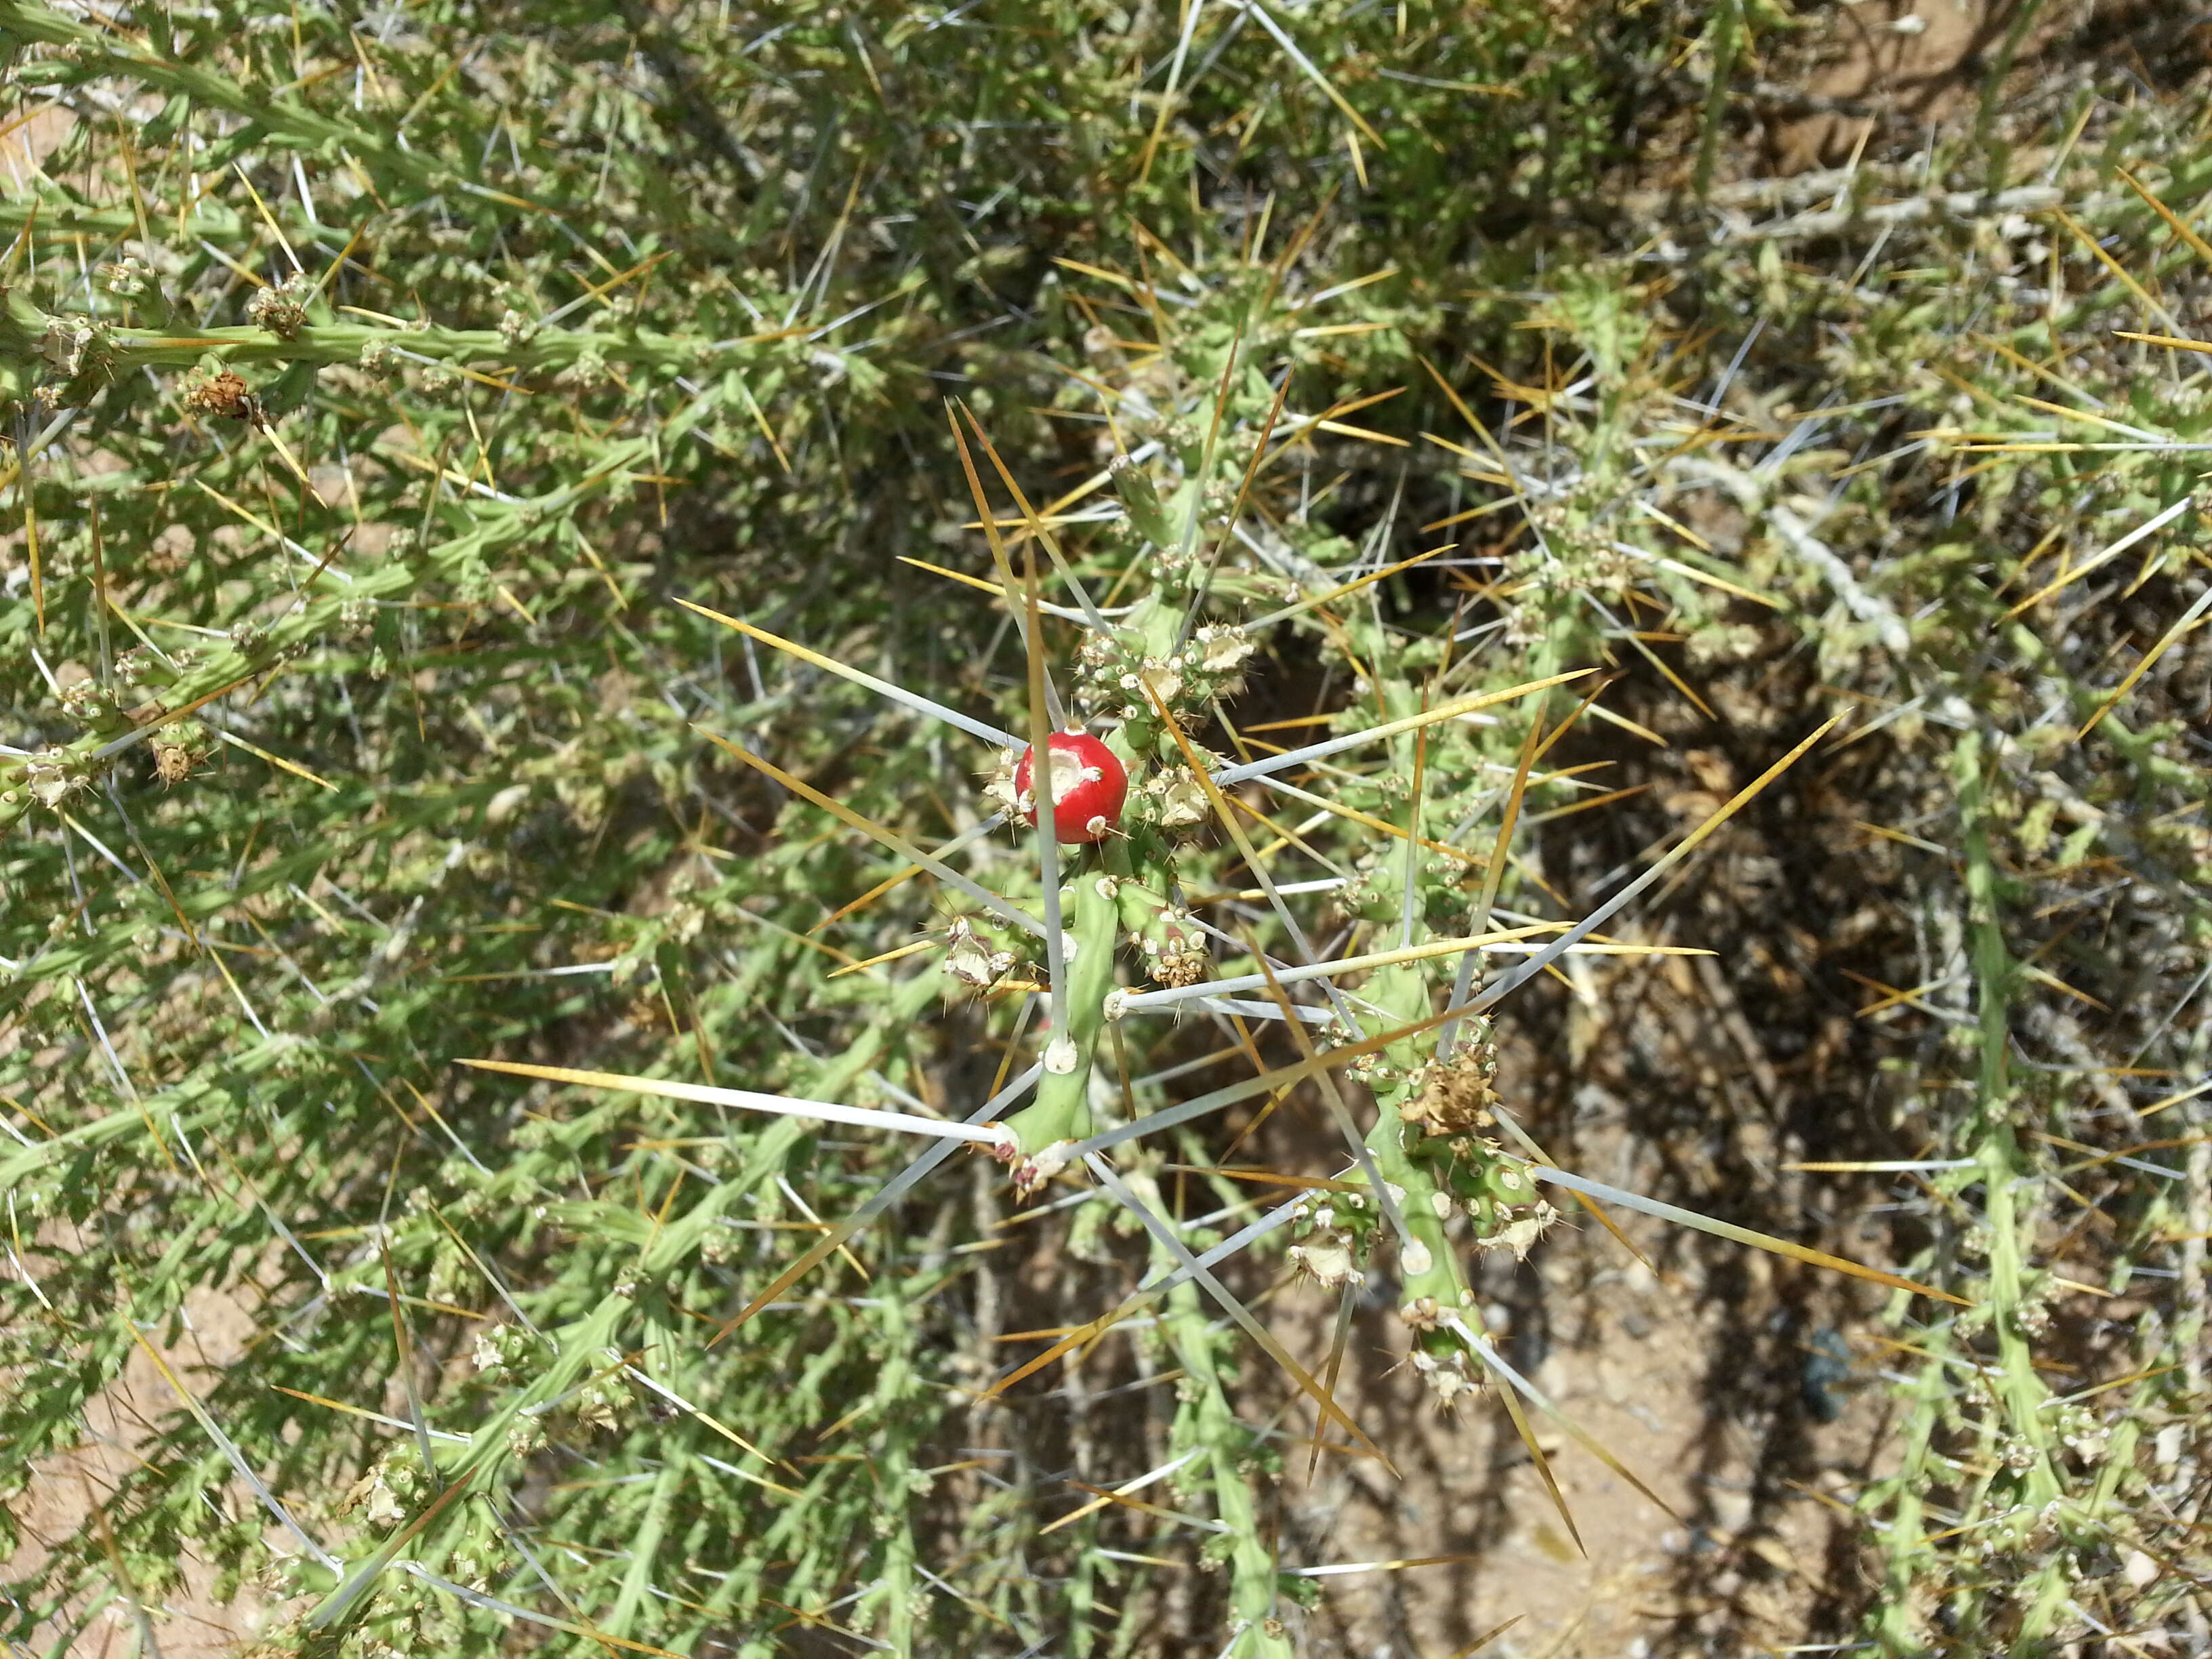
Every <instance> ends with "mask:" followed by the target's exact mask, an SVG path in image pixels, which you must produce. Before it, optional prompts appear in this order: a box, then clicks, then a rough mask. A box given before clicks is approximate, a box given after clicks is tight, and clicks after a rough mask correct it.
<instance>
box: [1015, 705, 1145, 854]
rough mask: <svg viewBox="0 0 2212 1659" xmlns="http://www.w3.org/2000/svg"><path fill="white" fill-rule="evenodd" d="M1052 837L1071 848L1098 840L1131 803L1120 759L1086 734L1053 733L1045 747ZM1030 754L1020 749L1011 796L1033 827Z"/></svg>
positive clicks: (1033, 798) (1119, 820) (1127, 780)
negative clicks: (1013, 796) (1126, 803)
mask: <svg viewBox="0 0 2212 1659" xmlns="http://www.w3.org/2000/svg"><path fill="white" fill-rule="evenodd" d="M1049 747H1050V750H1051V753H1052V758H1051V760H1050V761H1049V763H1048V764H1047V767H1046V770H1047V771H1048V772H1049V773H1050V775H1051V780H1052V781H1051V786H1050V792H1051V795H1052V832H1053V835H1054V837H1055V838H1057V839H1058V840H1060V841H1062V842H1066V843H1068V844H1069V845H1071V846H1073V845H1076V844H1079V843H1080V842H1092V841H1097V840H1099V839H1100V838H1101V837H1103V836H1104V835H1105V834H1106V833H1107V831H1109V829H1113V828H1114V826H1115V824H1116V823H1120V822H1121V805H1122V803H1123V802H1125V801H1127V799H1128V798H1129V774H1128V770H1127V768H1125V767H1124V766H1123V765H1122V764H1121V757H1119V756H1117V755H1116V754H1115V752H1114V751H1113V750H1110V749H1109V748H1108V747H1107V746H1106V745H1105V744H1103V743H1101V742H1100V741H1099V740H1098V739H1097V738H1094V737H1092V736H1091V734H1090V733H1089V732H1054V733H1053V735H1052V739H1051V743H1050V744H1049ZM1014 793H1015V795H1016V797H1017V798H1018V799H1019V800H1020V801H1021V803H1022V816H1023V817H1026V818H1027V819H1028V820H1029V821H1030V823H1036V797H1035V795H1033V794H1032V793H1030V750H1027V749H1024V750H1022V758H1021V761H1020V763H1018V765H1017V766H1016V767H1015V768H1014Z"/></svg>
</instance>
